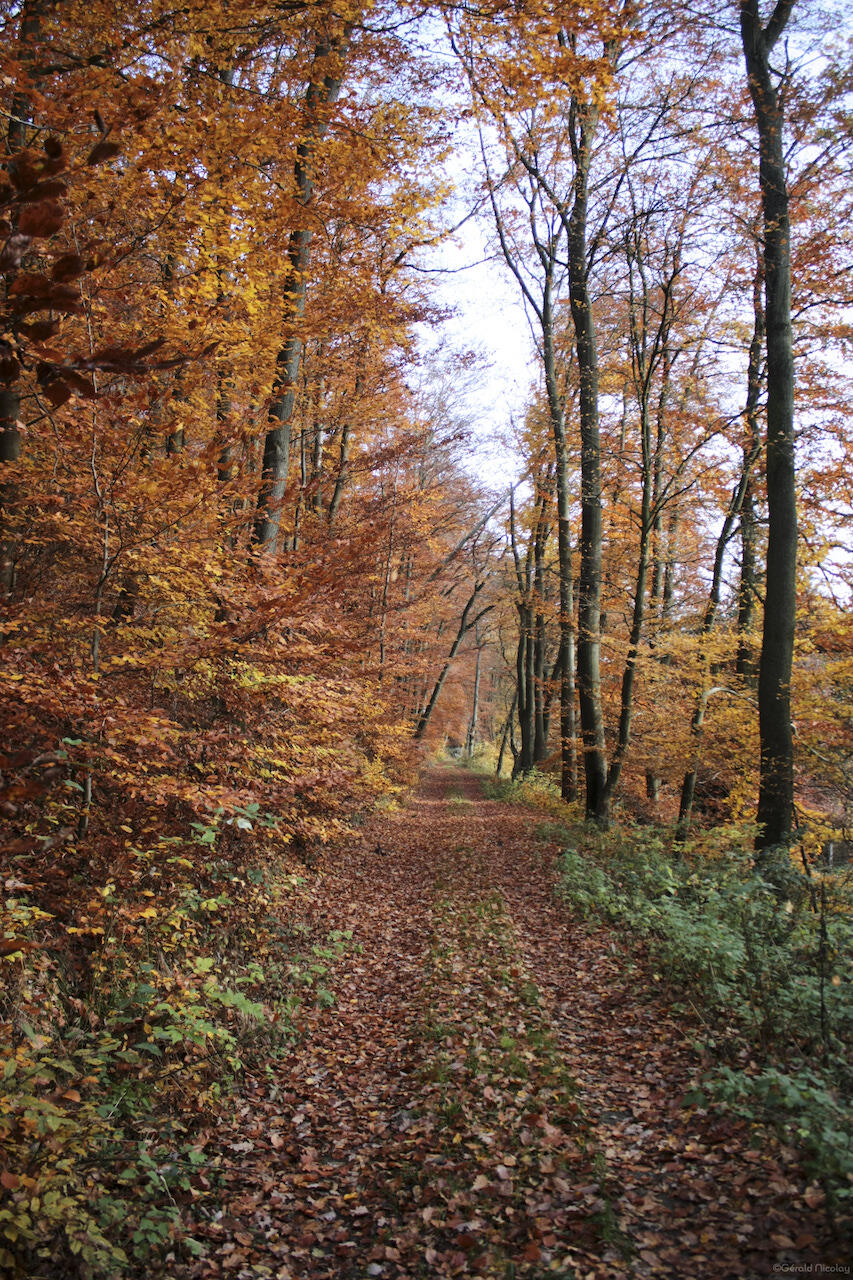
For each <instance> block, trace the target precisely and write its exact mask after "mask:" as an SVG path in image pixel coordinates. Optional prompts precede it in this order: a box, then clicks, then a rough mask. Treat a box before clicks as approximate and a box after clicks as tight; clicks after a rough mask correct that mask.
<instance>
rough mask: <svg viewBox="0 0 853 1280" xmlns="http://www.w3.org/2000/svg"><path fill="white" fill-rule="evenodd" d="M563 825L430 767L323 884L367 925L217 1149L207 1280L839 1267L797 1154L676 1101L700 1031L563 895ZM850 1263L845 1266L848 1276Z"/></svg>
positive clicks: (322, 921) (720, 1277) (699, 1274)
mask: <svg viewBox="0 0 853 1280" xmlns="http://www.w3.org/2000/svg"><path fill="white" fill-rule="evenodd" d="M541 823H542V819H541V815H537V814H535V813H533V812H531V811H528V810H524V809H519V808H515V807H510V806H508V805H505V804H500V803H497V802H491V801H487V800H484V799H483V798H482V792H481V786H480V783H479V782H478V781H477V779H476V778H474V777H473V776H472V775H470V774H468V773H466V772H464V771H462V770H456V769H451V768H436V769H433V770H431V771H429V772H428V773H427V774H426V775H425V777H424V779H423V782H422V785H421V787H420V788H419V790H418V792H417V793H416V794H415V795H414V796H413V797H412V798H411V799H410V801H409V803H408V805H407V807H406V808H405V809H403V810H402V811H400V812H399V813H395V814H392V815H385V816H382V817H377V818H376V819H375V820H373V821H372V822H371V824H370V826H369V827H367V828H365V829H364V831H363V832H362V833H361V835H360V838H359V839H358V840H357V841H353V842H352V843H351V844H350V846H348V847H347V849H346V850H344V851H337V853H336V857H335V860H334V862H332V861H331V860H330V861H329V863H328V865H327V866H325V867H324V869H323V874H322V875H321V876H320V877H319V879H318V883H317V886H316V892H315V895H314V901H313V908H312V909H313V912H314V915H315V918H316V924H317V928H318V930H319V932H320V933H323V932H326V933H328V932H329V931H331V930H335V929H338V930H349V929H351V930H352V931H353V947H352V949H350V950H349V951H348V952H347V953H346V955H345V956H344V957H343V959H342V960H340V962H339V963H338V964H337V966H336V968H335V970H334V972H333V973H332V975H331V976H330V978H329V985H330V986H331V987H332V989H333V991H334V993H335V1004H334V1006H333V1007H332V1008H329V1009H316V1010H312V1011H310V1012H309V1014H308V1015H307V1020H306V1025H305V1027H304V1029H303V1032H304V1033H303V1035H302V1036H301V1038H300V1040H299V1042H298V1043H297V1044H296V1046H295V1047H294V1049H293V1051H292V1053H291V1054H289V1055H288V1056H287V1057H286V1058H285V1059H284V1061H281V1062H279V1063H277V1064H274V1065H273V1067H272V1069H271V1072H270V1075H269V1078H268V1079H265V1080H256V1081H254V1082H252V1083H250V1085H249V1087H247V1090H246V1093H245V1097H244V1100H243V1102H242V1104H241V1106H240V1108H239V1110H238V1113H237V1114H236V1115H235V1116H234V1117H233V1120H232V1123H231V1124H230V1125H228V1126H223V1128H222V1130H221V1132H219V1134H218V1141H219V1144H220V1146H221V1149H222V1151H223V1153H224V1157H225V1163H224V1169H223V1178H224V1187H223V1189H222V1192H221V1196H222V1202H223V1205H224V1212H223V1213H222V1214H221V1215H220V1216H219V1217H218V1219H216V1220H215V1221H213V1222H206V1221H200V1222H198V1223H196V1224H194V1226H193V1234H194V1235H196V1236H197V1237H199V1238H201V1239H202V1240H203V1242H204V1245H205V1249H206V1256H205V1258H204V1259H203V1260H202V1261H200V1262H199V1263H198V1264H196V1265H195V1266H194V1267H193V1268H192V1271H191V1274H192V1275H193V1276H196V1277H209V1276H220V1275H222V1276H225V1275H229V1276H234V1277H238V1280H242V1278H244V1277H245V1278H249V1277H252V1278H253V1280H255V1278H259V1277H277V1278H278V1280H291V1278H292V1280H321V1278H322V1277H329V1278H332V1277H342V1278H348V1277H359V1280H361V1278H363V1277H370V1276H377V1277H387V1278H388V1280H404V1277H416V1276H417V1277H420V1276H423V1277H430V1276H435V1277H445V1276H448V1277H449V1276H457V1275H458V1276H471V1277H476V1276H479V1277H482V1280H491V1278H492V1277H500V1278H501V1280H503V1278H504V1277H516V1276H517V1277H521V1276H526V1277H540V1276H541V1277H544V1276H557V1277H564V1280H569V1278H570V1277H577V1278H578V1280H580V1278H581V1277H584V1278H589V1280H609V1278H610V1277H621V1276H637V1277H646V1276H648V1277H664V1276H665V1277H675V1276H677V1277H682V1276H684V1277H691V1278H692V1280H701V1278H707V1280H725V1278H726V1277H732V1280H734V1278H735V1277H737V1280H751V1277H758V1276H764V1275H772V1274H774V1273H776V1274H780V1273H785V1272H800V1273H802V1272H808V1271H812V1272H814V1273H815V1274H817V1273H819V1271H820V1264H824V1265H827V1264H828V1265H832V1264H838V1263H840V1261H841V1260H840V1258H838V1257H837V1256H834V1255H833V1250H832V1248H831V1246H829V1245H827V1243H826V1238H825V1224H824V1223H822V1222H821V1221H820V1219H819V1217H816V1215H815V1214H814V1213H812V1212H811V1211H810V1210H808V1209H807V1208H806V1205H805V1202H804V1201H803V1199H802V1196H803V1192H804V1189H805V1186H804V1182H803V1180H802V1179H801V1178H799V1177H798V1176H797V1170H796V1167H795V1166H794V1165H793V1164H792V1162H791V1158H790V1153H785V1152H779V1151H776V1150H775V1149H773V1148H772V1147H768V1146H767V1144H766V1143H765V1145H764V1146H763V1148H762V1149H761V1150H752V1149H751V1148H750V1146H749V1142H748V1138H749V1135H748V1133H747V1132H746V1130H745V1128H744V1127H743V1126H739V1125H738V1124H736V1123H734V1122H733V1121H731V1120H730V1119H726V1118H725V1117H719V1116H718V1117H710V1116H707V1115H704V1114H702V1113H698V1114H697V1113H696V1112H695V1111H686V1110H685V1109H684V1108H682V1107H681V1106H680V1105H679V1104H680V1101H681V1099H682V1097H683V1095H684V1092H685V1089H686V1088H687V1086H688V1084H689V1081H690V1079H691V1077H692V1076H695V1075H696V1073H697V1071H698V1070H699V1067H700V1064H699V1062H698V1060H697V1058H696V1055H695V1053H694V1051H693V1049H692V1048H691V1046H690V1038H691V1034H692V1033H693V1030H694V1029H692V1028H690V1027H688V1026H686V1025H685V1022H684V1019H683V1018H680V1019H677V1018H676V1017H675V1016H674V1015H673V1014H672V1013H671V1011H670V1010H669V1009H668V1008H667V1006H666V1004H665V1003H664V1002H663V1001H662V1000H661V998H660V997H659V996H658V995H657V994H656V992H655V991H654V986H653V983H652V982H651V978H650V975H649V974H645V975H643V973H642V971H641V970H640V971H636V972H634V974H633V975H632V974H631V972H630V966H629V965H628V964H627V963H626V961H627V959H628V957H627V956H626V955H625V954H624V944H623V943H621V942H620V940H619V938H618V937H617V936H616V935H613V934H612V933H610V932H609V931H606V930H599V929H595V928H590V927H589V926H588V925H585V924H582V923H578V922H576V921H573V920H572V919H571V918H570V917H569V916H568V914H567V912H566V910H565V908H564V907H562V906H561V905H560V904H559V903H558V902H557V901H556V899H555V898H554V894H553V885H554V879H555V876H554V859H555V856H556V853H557V848H556V846H555V845H553V844H549V843H548V842H547V841H546V840H543V839H541V838H537V835H536V828H537V827H538V826H540V825H541ZM834 1271H835V1273H836V1274H838V1273H839V1270H838V1267H837V1266H836V1267H835V1268H834Z"/></svg>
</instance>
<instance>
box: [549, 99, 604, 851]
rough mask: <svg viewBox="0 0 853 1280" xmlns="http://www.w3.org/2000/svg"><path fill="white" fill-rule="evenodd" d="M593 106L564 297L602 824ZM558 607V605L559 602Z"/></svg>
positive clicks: (587, 112)
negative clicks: (571, 347) (576, 392)
mask: <svg viewBox="0 0 853 1280" xmlns="http://www.w3.org/2000/svg"><path fill="white" fill-rule="evenodd" d="M598 117H599V110H598V107H597V106H595V105H592V104H585V105H582V104H580V103H578V102H577V100H575V101H574V102H573V103H572V109H571V116H570V127H571V134H572V153H573V159H574V164H575V180H574V200H573V203H572V208H571V212H570V215H569V228H568V235H569V296H570V302H571V313H572V323H573V326H574V333H575V351H576V353H577V361H578V378H579V384H580V434H581V534H580V574H579V578H578V636H577V687H578V702H579V706H580V721H581V737H582V740H583V758H584V773H585V777H586V816H587V818H588V819H591V820H593V821H594V822H596V823H598V824H599V825H600V826H602V827H606V826H607V825H608V822H609V818H610V812H609V803H610V796H609V793H608V791H607V758H606V755H605V743H604V716H603V713H602V707H601V571H602V510H601V439H600V432H599V422H598V351H597V347H596V338H595V322H594V318H593V313H592V299H591V297H590V292H589V279H588V269H589V262H588V254H587V214H588V205H589V171H590V164H591V160H592V143H593V139H594V137H595V133H596V130H597V127H598ZM561 608H562V602H561Z"/></svg>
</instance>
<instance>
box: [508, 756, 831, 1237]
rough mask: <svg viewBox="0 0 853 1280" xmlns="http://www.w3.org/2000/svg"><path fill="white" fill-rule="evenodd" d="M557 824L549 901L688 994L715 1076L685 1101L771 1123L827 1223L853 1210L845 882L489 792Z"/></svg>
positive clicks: (540, 792)
mask: <svg viewBox="0 0 853 1280" xmlns="http://www.w3.org/2000/svg"><path fill="white" fill-rule="evenodd" d="M486 786H487V790H488V792H489V793H490V794H491V795H492V796H493V797H495V798H498V799H503V800H507V801H509V802H515V803H521V804H527V805H533V806H535V807H537V808H538V809H540V810H544V811H545V812H547V813H549V814H552V815H553V816H554V817H555V818H557V819H559V820H558V821H556V822H545V823H543V824H541V825H540V827H539V829H538V831H537V834H538V835H539V836H540V837H541V838H543V839H548V840H552V841H555V842H557V843H559V844H560V845H561V846H562V848H563V852H562V855H561V858H560V863H559V885H558V892H559V894H560V895H561V897H562V898H563V899H564V900H565V901H566V902H568V903H569V904H570V905H571V906H572V908H573V910H574V911H576V912H578V913H579V914H581V915H582V916H584V917H588V918H590V917H591V918H597V919H602V920H606V921H609V922H610V923H612V924H614V925H616V926H617V927H620V928H623V929H626V930H628V931H630V932H631V933H633V934H634V935H636V936H637V937H638V938H639V939H642V940H643V943H644V945H645V947H646V948H647V950H648V953H649V956H650V959H651V961H652V964H653V976H654V978H655V979H656V980H657V981H659V982H661V983H667V984H669V985H671V986H673V987H675V988H678V989H680V991H681V992H683V997H682V998H683V1000H684V1002H685V1004H686V1005H689V1006H690V1008H691V1011H692V1012H693V1013H694V1014H698V1015H699V1016H700V1017H701V1019H702V1020H703V1021H704V1023H705V1026H706V1031H707V1037H708V1039H709V1041H710V1042H711V1046H712V1048H713V1051H714V1053H715V1056H717V1057H718V1058H724V1059H727V1065H724V1066H722V1067H720V1068H718V1069H716V1070H714V1071H712V1072H709V1073H708V1074H707V1076H706V1077H705V1079H704V1081H703V1086H702V1089H701V1090H700V1091H697V1092H696V1093H695V1094H694V1095H693V1097H692V1101H694V1102H696V1103H699V1104H701V1103H703V1102H707V1101H708V1099H709V1098H713V1099H716V1100H718V1101H721V1102H723V1103H725V1104H726V1105H728V1106H730V1107H732V1108H733V1109H735V1110H737V1111H738V1112H739V1113H740V1114H742V1115H744V1116H745V1117H746V1118H748V1119H749V1120H751V1121H753V1122H760V1123H769V1124H771V1125H772V1126H773V1127H775V1128H776V1129H777V1130H778V1131H779V1132H780V1134H781V1135H782V1136H783V1138H784V1139H785V1140H787V1141H790V1142H792V1143H793V1144H795V1145H796V1146H797V1147H798V1149H799V1150H800V1151H801V1152H802V1157H803V1163H804V1167H805V1169H806V1171H807V1172H808V1173H809V1174H810V1175H811V1176H812V1177H814V1178H815V1179H816V1180H817V1181H819V1182H820V1183H821V1185H822V1187H823V1190H824V1192H825V1194H826V1197H827V1205H828V1208H829V1210H830V1213H831V1214H833V1215H834V1216H835V1217H836V1219H838V1220H840V1219H841V1218H842V1217H845V1216H847V1215H849V1212H850V1209H851V1207H853V1118H851V1113H850V1105H849V1104H850V1097H851V1093H853V1066H851V1062H850V1051H849V1046H850V1044H851V1039H853V980H851V979H853V975H851V971H850V964H851V955H853V918H852V917H851V904H853V879H851V876H850V874H849V873H848V874H847V875H836V876H831V875H824V876H821V875H820V874H819V873H818V872H817V871H813V870H810V869H809V870H808V871H804V870H800V869H798V868H797V867H796V865H795V864H794V862H793V861H789V860H788V859H787V858H785V859H783V860H781V861H780V862H778V864H776V865H774V866H773V868H772V869H771V870H772V876H771V875H767V874H766V875H765V876H762V875H760V874H758V872H757V871H756V868H755V865H754V858H753V855H752V853H751V852H750V851H748V850H747V848H746V845H747V837H746V833H745V832H740V833H739V832H738V831H737V830H735V829H732V830H730V831H729V832H728V833H727V834H728V844H727V847H726V846H725V845H723V846H721V845H720V831H719V830H717V831H716V832H714V833H713V834H712V835H711V838H710V839H708V840H707V841H705V840H704V838H703V837H701V836H699V837H697V838H696V839H695V840H694V842H693V843H692V845H691V846H690V847H689V848H687V849H679V847H678V846H677V845H676V844H675V843H674V841H673V839H672V836H671V834H670V833H669V832H667V831H662V830H660V829H654V828H643V827H634V826H627V825H623V826H621V827H615V828H614V829H613V830H611V831H610V832H607V833H602V832H599V831H595V830H591V829H590V828H589V827H588V826H585V825H584V824H583V823H582V822H581V821H579V819H578V815H577V814H576V813H575V812H574V811H572V810H570V809H569V807H568V806H566V805H563V804H562V802H561V801H560V799H559V795H558V793H557V789H556V787H554V785H553V784H552V783H550V781H546V782H545V783H544V784H543V782H542V780H541V779H539V778H537V777H535V776H534V777H530V778H528V779H525V780H523V781H520V782H514V783H507V782H503V781H499V782H494V781H492V782H490V783H487V784H486Z"/></svg>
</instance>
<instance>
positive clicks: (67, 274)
mask: <svg viewBox="0 0 853 1280" xmlns="http://www.w3.org/2000/svg"><path fill="white" fill-rule="evenodd" d="M84 269H85V264H84V262H83V259H82V258H81V257H80V254H79V253H64V254H63V255H62V257H61V258H57V260H56V262H54V264H53V269H52V271H51V273H50V274H51V276H52V278H53V279H54V280H76V279H77V277H78V276H80V275H82V274H83V271H84Z"/></svg>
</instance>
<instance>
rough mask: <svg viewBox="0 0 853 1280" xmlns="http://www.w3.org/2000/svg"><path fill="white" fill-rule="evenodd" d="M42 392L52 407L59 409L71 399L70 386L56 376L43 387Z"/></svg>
mask: <svg viewBox="0 0 853 1280" xmlns="http://www.w3.org/2000/svg"><path fill="white" fill-rule="evenodd" d="M44 394H45V397H46V398H47V399H48V400H49V401H50V403H51V404H52V405H53V407H54V409H60V408H61V407H62V405H64V404H65V403H66V402H67V401H68V400H70V399H71V388H70V387H69V386H68V383H67V382H62V381H61V380H60V379H58V378H57V379H56V380H55V381H54V382H50V383H48V385H47V386H46V387H45V389H44Z"/></svg>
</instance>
